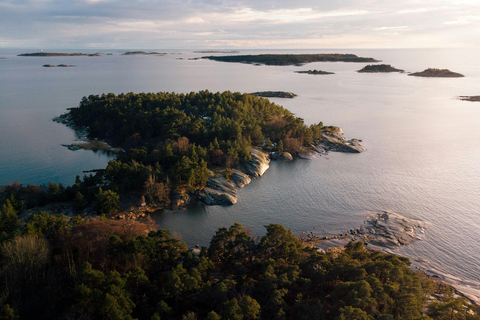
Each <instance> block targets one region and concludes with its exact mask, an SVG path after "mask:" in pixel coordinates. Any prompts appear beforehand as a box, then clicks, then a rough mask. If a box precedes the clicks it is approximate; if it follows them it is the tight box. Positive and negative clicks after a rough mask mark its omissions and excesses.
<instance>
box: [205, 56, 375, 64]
mask: <svg viewBox="0 0 480 320" xmlns="http://www.w3.org/2000/svg"><path fill="white" fill-rule="evenodd" d="M203 59H210V60H215V61H222V62H238V63H248V64H264V65H267V66H288V65H296V66H300V65H303V64H305V63H310V62H338V61H342V62H378V60H375V59H373V58H363V57H358V56H357V55H354V54H340V53H319V54H258V55H236V56H207V57H203Z"/></svg>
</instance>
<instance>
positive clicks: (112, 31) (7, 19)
mask: <svg viewBox="0 0 480 320" xmlns="http://www.w3.org/2000/svg"><path fill="white" fill-rule="evenodd" d="M477 2H478V1H477V0H458V1H455V2H453V1H449V0H403V1H396V0H383V1H378V0H337V1H331V0H297V1H293V0H264V1H258V0H238V1H232V0H69V1H67V0H0V30H1V31H0V39H2V42H1V43H0V45H1V46H2V47H12V46H28V43H29V42H30V43H32V45H35V46H38V44H40V45H41V46H42V47H45V48H46V47H49V46H50V47H52V46H53V47H61V46H74V47H76V48H78V47H82V46H85V47H89V46H94V47H98V46H99V45H102V44H103V46H104V47H116V46H121V47H122V48H127V47H130V48H149V47H151V46H152V43H154V44H156V45H168V46H172V47H175V48H194V47H208V46H225V47H242V46H244V47H245V48H255V47H272V48H273V47H279V46H282V45H285V46H289V48H292V47H298V48H302V47H305V48H312V47H315V46H317V47H338V48H341V47H351V46H352V45H354V46H356V47H360V46H362V43H363V47H371V46H375V47H379V46H380V47H382V46H383V47H392V46H397V47H411V46H413V45H416V46H422V47H428V46H439V45H440V44H441V43H443V45H444V44H445V43H449V44H450V45H452V46H462V45H472V38H474V40H473V41H474V42H473V44H474V45H480V39H478V37H474V36H472V38H470V39H468V40H466V36H465V35H469V36H470V35H472V33H474V31H478V28H475V26H476V25H477V24H478V21H479V20H480V5H479V4H477ZM52 30H55V32H52ZM454 34H459V35H461V36H457V37H455V36H454ZM429 37H430V38H429ZM392 39H394V41H393V40H392ZM441 39H444V40H443V41H442V40H441Z"/></svg>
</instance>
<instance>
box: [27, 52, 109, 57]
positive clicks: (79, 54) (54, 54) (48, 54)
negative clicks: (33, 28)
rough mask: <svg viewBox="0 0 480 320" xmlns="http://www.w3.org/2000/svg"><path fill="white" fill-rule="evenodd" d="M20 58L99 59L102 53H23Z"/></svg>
mask: <svg viewBox="0 0 480 320" xmlns="http://www.w3.org/2000/svg"><path fill="white" fill-rule="evenodd" d="M18 56H19V57H72V56H73V57H76V56H88V57H98V56H100V53H99V52H97V53H80V52H75V53H65V52H43V51H42V52H33V53H22V54H19V55H18Z"/></svg>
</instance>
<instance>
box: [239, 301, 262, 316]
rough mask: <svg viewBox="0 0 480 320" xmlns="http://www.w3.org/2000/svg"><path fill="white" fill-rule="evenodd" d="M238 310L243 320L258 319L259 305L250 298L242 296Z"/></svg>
mask: <svg viewBox="0 0 480 320" xmlns="http://www.w3.org/2000/svg"><path fill="white" fill-rule="evenodd" d="M240 308H241V309H242V313H243V316H244V318H245V319H247V320H250V319H258V318H259V316H260V305H259V304H258V302H257V300H255V299H253V298H252V297H250V296H244V297H243V298H242V300H240Z"/></svg>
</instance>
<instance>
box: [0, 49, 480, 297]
mask: <svg viewBox="0 0 480 320" xmlns="http://www.w3.org/2000/svg"><path fill="white" fill-rule="evenodd" d="M38 51H40V50H39V49H33V50H5V49H0V58H4V59H0V75H1V76H0V185H2V184H11V183H12V182H15V181H18V182H20V183H22V184H23V185H27V184H46V183H48V182H50V181H53V182H56V183H63V184H65V185H69V184H72V183H73V182H74V181H75V177H76V176H77V175H80V176H81V175H82V174H83V171H84V170H92V169H100V168H104V167H105V166H106V164H107V162H108V161H109V160H110V159H111V156H109V155H107V154H104V153H101V152H96V153H95V152H92V151H85V150H79V151H70V150H68V149H67V148H65V147H63V146H62V144H70V143H72V142H74V141H76V140H78V139H80V137H77V136H76V135H75V132H73V131H72V130H71V129H69V128H67V127H65V126H64V125H61V124H58V123H55V122H53V121H52V118H54V117H56V116H58V115H60V114H63V113H65V112H66V109H67V108H70V107H75V106H78V104H79V102H80V100H81V98H82V97H83V96H88V95H90V94H102V93H109V92H113V93H116V94H119V93H122V92H159V91H166V92H172V91H173V92H177V93H180V92H184V93H187V92H191V91H199V90H205V89H208V90H210V91H213V92H217V91H220V92H221V91H225V90H230V91H240V92H255V91H290V92H294V93H296V94H297V95H298V97H296V98H294V99H279V98H275V99H271V100H272V101H274V102H275V103H277V104H280V105H283V106H284V107H286V108H287V109H289V110H291V111H292V112H293V113H295V115H296V116H299V117H301V118H303V119H304V120H305V122H306V123H307V124H311V123H316V122H319V121H323V123H324V124H325V125H336V126H339V127H341V128H342V129H343V131H344V132H345V137H346V138H348V139H350V138H358V139H361V140H363V145H364V146H365V147H366V148H367V151H366V152H364V153H361V154H342V153H330V154H328V155H326V156H319V157H316V158H314V159H313V160H295V161H293V162H273V163H271V166H270V169H269V170H268V171H267V172H266V173H265V175H264V176H263V177H262V178H260V179H257V180H254V181H253V182H252V183H251V184H250V185H248V186H246V187H245V188H243V189H241V190H240V191H239V193H238V203H237V204H236V205H234V206H230V207H218V206H212V207H207V206H204V205H203V204H199V203H196V202H192V203H191V205H190V208H189V209H188V210H186V211H179V212H171V211H167V210H165V211H162V212H159V213H156V214H155V216H154V217H155V219H156V220H157V221H158V223H159V225H160V227H161V228H166V229H170V230H171V231H172V232H173V233H178V234H180V235H181V236H182V237H183V239H184V240H185V241H186V242H187V244H188V245H190V246H194V245H196V244H200V245H206V246H207V245H208V244H209V241H210V238H211V237H212V236H213V235H214V233H215V231H216V230H217V229H218V228H219V227H228V226H230V225H231V224H233V223H234V222H235V221H237V222H239V223H241V224H242V225H243V226H245V227H249V228H250V229H251V230H252V232H253V233H254V234H257V235H263V234H264V227H263V226H264V225H266V224H269V223H280V224H283V225H284V226H286V227H287V228H291V229H292V231H293V232H295V233H299V232H306V231H312V232H314V233H316V234H319V235H326V234H337V233H342V232H345V231H347V230H349V229H352V228H353V229H355V228H358V227H359V226H360V225H361V224H362V223H363V221H365V219H366V213H367V212H368V211H374V210H389V211H394V212H397V213H399V214H402V215H404V216H407V217H409V218H415V219H419V220H422V221H425V222H426V223H427V229H426V234H425V236H424V237H423V239H422V240H421V241H417V242H415V243H412V244H410V245H407V246H404V247H402V248H401V249H399V250H397V251H396V253H398V254H402V255H405V256H408V257H410V258H411V259H412V260H413V261H414V263H415V265H418V266H419V267H422V268H423V269H425V270H427V271H429V272H431V273H435V274H438V275H440V276H441V277H446V279H447V280H448V281H450V283H453V284H455V285H456V286H457V287H458V288H461V289H462V290H463V291H464V292H466V293H469V294H470V295H472V296H476V297H477V299H478V298H479V297H480V245H479V241H480V102H467V101H461V100H459V99H458V96H468V95H480V52H479V49H431V50H428V49H398V50H367V49H365V50H358V49H352V50H345V49H341V50H269V51H265V50H264V51H254V50H245V51H240V52H239V53H238V54H259V53H354V54H357V55H358V56H362V57H373V58H375V59H379V60H382V63H386V64H391V65H392V66H394V67H396V68H399V69H404V70H405V71H406V72H417V71H422V70H424V69H426V68H441V69H450V70H452V71H454V72H459V73H462V74H464V75H465V77H464V78H420V77H411V76H408V75H407V74H406V73H404V74H401V73H390V74H380V73H375V74H365V73H357V72H356V71H357V70H359V69H361V68H362V67H364V66H365V65H366V63H344V62H335V63H332V62H318V63H310V64H306V65H304V66H256V65H245V64H236V63H223V62H215V61H210V60H206V59H199V60H190V59H192V58H198V57H202V56H204V55H210V54H205V53H194V52H193V51H184V50H182V51H175V50H156V51H157V52H166V53H167V54H166V55H164V56H140V55H135V56H124V55H121V53H122V52H124V51H119V50H105V51H101V52H102V55H101V56H99V57H18V56H17V54H20V53H25V52H38ZM58 51H59V50H56V51H53V50H52V51H51V52H58ZM61 52H87V53H90V52H95V51H88V50H70V51H61ZM107 53H111V54H112V55H106V54H107ZM43 64H53V65H58V64H70V65H75V67H71V68H44V67H42V65H43ZM310 69H317V70H324V71H330V72H334V73H335V74H333V75H308V74H298V73H295V72H294V71H300V70H310ZM479 301H480V300H479Z"/></svg>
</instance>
